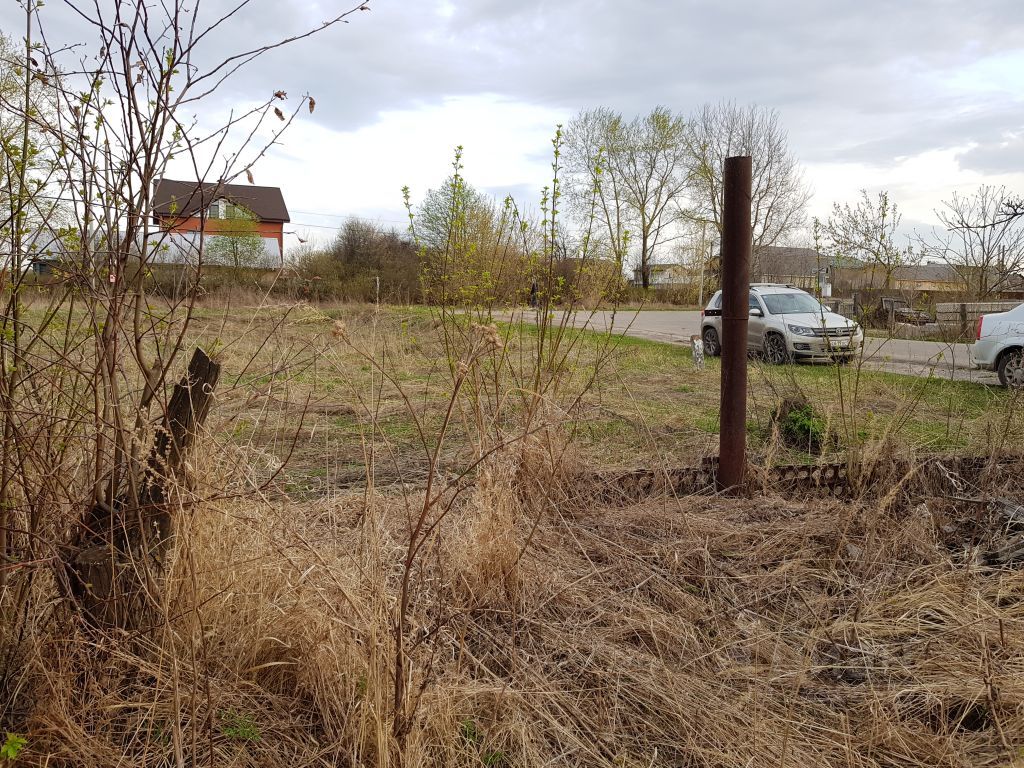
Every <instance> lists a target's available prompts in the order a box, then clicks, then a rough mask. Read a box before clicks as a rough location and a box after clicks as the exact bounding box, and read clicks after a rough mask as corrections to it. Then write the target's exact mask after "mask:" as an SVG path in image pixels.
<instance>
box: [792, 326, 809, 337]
mask: <svg viewBox="0 0 1024 768" xmlns="http://www.w3.org/2000/svg"><path fill="white" fill-rule="evenodd" d="M786 327H787V328H789V332H790V333H795V334H796V335H797V336H813V335H814V329H813V328H808V327H807V326H806V325H787V326H786Z"/></svg>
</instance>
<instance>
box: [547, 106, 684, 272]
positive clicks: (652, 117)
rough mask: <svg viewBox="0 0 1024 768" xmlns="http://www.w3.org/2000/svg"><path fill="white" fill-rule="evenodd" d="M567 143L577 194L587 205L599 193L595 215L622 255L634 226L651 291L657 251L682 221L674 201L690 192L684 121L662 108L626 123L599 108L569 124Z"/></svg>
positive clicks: (606, 110) (614, 114)
mask: <svg viewBox="0 0 1024 768" xmlns="http://www.w3.org/2000/svg"><path fill="white" fill-rule="evenodd" d="M567 144H568V145H569V150H568V155H569V167H570V169H571V172H572V173H573V174H574V176H575V177H576V179H577V192H578V193H579V194H582V195H583V196H584V199H588V200H589V199H590V198H591V197H593V195H592V192H593V191H595V190H596V191H597V192H598V194H597V197H596V201H597V203H598V210H597V211H596V212H595V213H596V214H597V216H598V218H599V219H600V220H601V222H602V223H603V224H604V226H603V229H604V230H605V231H606V232H607V235H608V238H609V241H610V242H611V243H613V249H617V250H618V251H619V252H620V254H623V255H624V253H625V250H626V249H627V248H628V243H629V237H628V224H629V222H632V223H633V224H634V225H635V227H636V237H635V240H636V242H637V243H638V244H639V248H640V251H639V254H638V258H637V262H638V265H639V268H640V274H641V280H642V285H643V287H644V288H645V289H646V288H648V287H649V285H650V279H651V264H652V263H653V261H654V253H655V250H656V249H657V247H658V245H659V244H662V243H664V242H667V241H668V240H670V239H672V235H671V234H670V233H671V228H672V225H673V224H674V223H675V222H676V221H677V220H678V218H679V208H678V206H676V205H675V202H676V201H677V199H678V198H679V196H680V195H681V194H682V193H683V192H684V191H685V189H686V144H685V123H684V122H683V119H682V118H681V117H679V116H677V115H673V114H672V112H671V110H669V109H666V108H665V107H661V106H659V107H655V108H654V109H653V110H652V111H651V112H650V114H648V115H645V116H641V117H636V118H634V119H633V120H631V121H630V122H629V123H624V122H623V120H622V116H621V115H619V114H616V113H614V112H612V111H611V110H608V109H606V108H599V109H596V110H592V111H590V112H583V113H580V115H579V116H578V117H577V118H576V119H574V120H573V122H572V123H570V125H569V129H568V131H567ZM580 182H582V183H580ZM588 187H589V188H588Z"/></svg>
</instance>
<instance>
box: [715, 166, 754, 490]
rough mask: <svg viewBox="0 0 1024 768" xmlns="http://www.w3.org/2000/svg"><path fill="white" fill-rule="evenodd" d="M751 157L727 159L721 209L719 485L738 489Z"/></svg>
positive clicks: (742, 463) (742, 455) (743, 451)
mask: <svg viewBox="0 0 1024 768" xmlns="http://www.w3.org/2000/svg"><path fill="white" fill-rule="evenodd" d="M751 169H752V161H751V158H750V157H749V156H743V157H728V158H726V160H725V172H724V184H723V187H724V188H723V197H724V204H723V210H722V389H721V403H720V406H719V407H720V412H721V430H720V432H719V444H718V446H719V447H718V474H717V482H718V488H719V490H728V489H738V488H739V487H740V486H741V485H742V484H743V475H744V472H745V470H746V463H747V320H748V318H749V314H750V303H749V294H750V250H751V245H752V241H753V237H752V232H751V224H750V193H751V177H752V170H751Z"/></svg>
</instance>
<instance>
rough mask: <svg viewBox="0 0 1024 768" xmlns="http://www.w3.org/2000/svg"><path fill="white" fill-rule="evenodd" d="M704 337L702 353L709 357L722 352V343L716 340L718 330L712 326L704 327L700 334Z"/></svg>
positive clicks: (716, 355)
mask: <svg viewBox="0 0 1024 768" xmlns="http://www.w3.org/2000/svg"><path fill="white" fill-rule="evenodd" d="M702 338H703V339H704V354H707V355H711V357H718V356H719V355H720V354H722V344H721V343H720V342H719V341H718V331H716V330H715V329H714V328H705V329H704V333H703V334H702Z"/></svg>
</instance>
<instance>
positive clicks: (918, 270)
mask: <svg viewBox="0 0 1024 768" xmlns="http://www.w3.org/2000/svg"><path fill="white" fill-rule="evenodd" d="M892 276H893V277H894V278H896V279H897V280H906V281H914V282H918V283H956V282H960V280H961V277H960V275H958V274H957V272H956V270H955V269H953V268H952V267H951V266H949V265H948V264H917V265H914V266H907V267H896V269H894V270H893V273H892Z"/></svg>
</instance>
